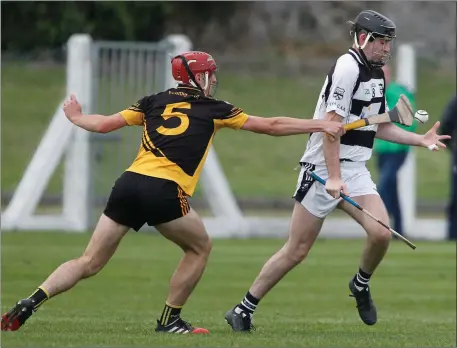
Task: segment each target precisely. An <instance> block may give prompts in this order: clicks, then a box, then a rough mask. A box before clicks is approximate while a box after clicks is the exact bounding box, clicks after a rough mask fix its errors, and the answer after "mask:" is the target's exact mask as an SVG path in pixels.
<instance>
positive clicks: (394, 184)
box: [373, 65, 417, 234]
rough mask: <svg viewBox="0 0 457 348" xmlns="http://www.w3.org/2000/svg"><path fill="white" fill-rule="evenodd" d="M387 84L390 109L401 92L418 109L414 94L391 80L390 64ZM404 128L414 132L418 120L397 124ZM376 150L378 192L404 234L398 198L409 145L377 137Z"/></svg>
mask: <svg viewBox="0 0 457 348" xmlns="http://www.w3.org/2000/svg"><path fill="white" fill-rule="evenodd" d="M383 70H384V75H385V84H386V90H385V95H386V102H387V105H388V107H389V109H393V107H394V106H395V104H396V103H397V101H398V99H399V98H400V95H401V94H404V95H405V96H406V97H408V99H409V100H410V102H411V105H412V107H413V110H414V112H415V110H416V101H415V97H414V94H413V93H412V92H411V91H410V90H409V89H408V88H407V87H406V86H404V85H402V84H400V83H398V82H394V81H391V71H390V67H389V66H388V65H385V66H384V67H383ZM397 126H398V127H401V128H403V129H406V130H408V131H411V132H414V131H415V130H416V128H417V121H414V123H413V124H412V125H411V126H409V127H407V126H403V125H397ZM373 150H374V152H375V153H376V154H377V160H378V161H377V164H378V170H379V180H378V192H379V195H380V196H381V198H382V199H383V201H384V204H385V205H386V208H387V211H388V213H389V215H390V217H391V218H392V219H393V227H394V229H395V230H396V231H397V232H398V233H400V234H403V222H402V213H401V207H400V202H399V198H398V175H397V174H398V171H399V170H400V168H401V166H402V165H403V163H405V160H406V157H407V156H408V151H409V146H408V145H402V144H396V143H391V142H388V141H385V140H381V139H376V140H375V143H374V149H373Z"/></svg>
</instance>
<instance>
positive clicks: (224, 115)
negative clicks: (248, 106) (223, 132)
mask: <svg viewBox="0 0 457 348" xmlns="http://www.w3.org/2000/svg"><path fill="white" fill-rule="evenodd" d="M211 111H212V115H213V120H214V124H215V125H216V128H217V129H221V128H232V129H235V130H238V129H240V128H241V127H243V125H244V124H245V123H246V121H247V120H248V115H246V114H245V113H244V112H243V110H241V109H240V108H237V107H236V106H233V105H232V104H230V103H228V102H225V101H216V102H215V103H214V105H213V106H212V110H211Z"/></svg>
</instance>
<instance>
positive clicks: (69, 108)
mask: <svg viewBox="0 0 457 348" xmlns="http://www.w3.org/2000/svg"><path fill="white" fill-rule="evenodd" d="M63 111H64V112H65V116H67V118H68V119H69V120H70V122H72V123H73V124H75V125H77V126H78V127H81V128H83V129H85V130H87V131H90V132H96V133H109V132H112V131H114V130H116V129H119V128H122V127H124V126H127V122H126V121H125V119H124V118H123V117H122V115H121V114H120V113H117V114H114V115H111V116H103V115H83V113H82V109H81V104H79V102H78V101H77V100H76V97H75V96H74V95H71V96H70V99H69V100H67V101H66V102H65V103H64V106H63Z"/></svg>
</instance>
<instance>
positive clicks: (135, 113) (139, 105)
mask: <svg viewBox="0 0 457 348" xmlns="http://www.w3.org/2000/svg"><path fill="white" fill-rule="evenodd" d="M147 102H148V97H144V98H141V99H140V100H138V101H137V102H136V103H135V104H133V105H131V106H130V107H129V108H127V109H125V110H122V111H121V112H120V114H121V116H122V117H123V118H124V120H125V122H127V124H128V125H129V126H133V125H137V126H141V125H143V123H144V114H145V113H146V107H147Z"/></svg>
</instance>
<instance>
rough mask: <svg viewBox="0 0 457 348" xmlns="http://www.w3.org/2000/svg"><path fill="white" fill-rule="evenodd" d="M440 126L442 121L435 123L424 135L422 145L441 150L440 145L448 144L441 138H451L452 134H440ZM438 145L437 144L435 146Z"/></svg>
mask: <svg viewBox="0 0 457 348" xmlns="http://www.w3.org/2000/svg"><path fill="white" fill-rule="evenodd" d="M439 126H440V122H439V121H438V122H436V123H435V125H434V126H433V127H432V128H431V129H430V130H429V131H428V132H427V133H425V134H424V135H422V140H421V146H423V147H427V148H429V149H430V150H432V151H439V150H440V147H442V148H446V145H445V144H443V143H442V142H441V140H448V139H451V136H450V135H439V134H438V133H437V130H438V128H439ZM433 145H436V146H433Z"/></svg>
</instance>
